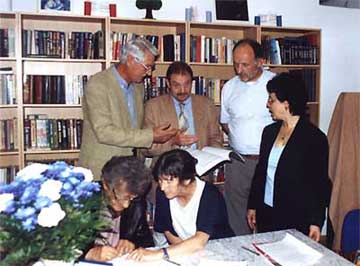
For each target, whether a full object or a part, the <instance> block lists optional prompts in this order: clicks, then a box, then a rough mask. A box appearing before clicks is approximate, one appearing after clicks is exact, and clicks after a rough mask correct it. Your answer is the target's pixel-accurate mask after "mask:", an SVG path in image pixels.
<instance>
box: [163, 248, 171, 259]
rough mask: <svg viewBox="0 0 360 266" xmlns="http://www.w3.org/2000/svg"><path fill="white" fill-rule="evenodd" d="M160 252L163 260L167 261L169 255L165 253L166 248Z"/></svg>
mask: <svg viewBox="0 0 360 266" xmlns="http://www.w3.org/2000/svg"><path fill="white" fill-rule="evenodd" d="M162 251H163V257H162V258H163V260H169V259H170V257H169V253H168V251H167V248H162Z"/></svg>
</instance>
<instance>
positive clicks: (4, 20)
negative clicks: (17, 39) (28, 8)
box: [0, 13, 16, 29]
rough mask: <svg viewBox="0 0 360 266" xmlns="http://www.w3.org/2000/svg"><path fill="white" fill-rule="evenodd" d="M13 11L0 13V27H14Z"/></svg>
mask: <svg viewBox="0 0 360 266" xmlns="http://www.w3.org/2000/svg"><path fill="white" fill-rule="evenodd" d="M15 17H16V15H15V13H1V14H0V28H2V29H3V28H12V29H14V28H15V25H16V20H15Z"/></svg>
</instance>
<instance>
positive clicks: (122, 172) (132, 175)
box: [101, 156, 152, 196]
mask: <svg viewBox="0 0 360 266" xmlns="http://www.w3.org/2000/svg"><path fill="white" fill-rule="evenodd" d="M101 172H102V173H101V177H102V180H103V182H105V183H106V184H107V185H108V186H109V188H110V189H114V188H116V187H118V186H119V185H121V184H126V189H127V190H128V192H130V193H132V194H135V195H138V196H142V195H144V194H145V193H146V192H147V191H148V189H149V187H150V184H151V180H152V177H151V172H150V170H149V169H148V168H147V167H146V166H145V165H144V163H143V162H142V161H141V160H139V159H137V158H135V157H132V156H113V157H112V158H111V159H110V160H109V161H108V162H107V163H106V164H105V165H104V167H103V168H102V170H101Z"/></svg>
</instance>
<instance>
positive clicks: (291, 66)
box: [264, 64, 320, 69]
mask: <svg viewBox="0 0 360 266" xmlns="http://www.w3.org/2000/svg"><path fill="white" fill-rule="evenodd" d="M264 67H269V68H271V69H273V68H289V69H303V68H315V69H320V65H271V64H264Z"/></svg>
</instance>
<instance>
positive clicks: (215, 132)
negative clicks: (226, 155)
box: [143, 94, 223, 161]
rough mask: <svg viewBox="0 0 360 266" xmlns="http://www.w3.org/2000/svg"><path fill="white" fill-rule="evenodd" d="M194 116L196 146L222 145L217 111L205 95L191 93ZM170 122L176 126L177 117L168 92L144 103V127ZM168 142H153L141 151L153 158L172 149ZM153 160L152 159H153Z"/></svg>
mask: <svg viewBox="0 0 360 266" xmlns="http://www.w3.org/2000/svg"><path fill="white" fill-rule="evenodd" d="M191 101H192V112H193V117H194V124H195V125H194V126H195V135H196V136H197V137H198V138H199V141H198V143H197V147H198V148H199V149H201V148H203V147H205V146H212V147H222V143H223V139H222V133H221V130H220V127H219V112H218V111H217V110H216V108H215V106H214V104H213V103H212V102H211V101H210V99H208V98H207V97H205V96H199V95H191ZM166 122H170V123H171V126H172V127H173V128H178V118H177V115H176V110H175V106H174V102H173V100H172V98H171V96H170V95H169V94H167V95H162V96H159V97H156V98H154V99H151V100H149V101H147V102H146V105H145V119H144V126H143V127H144V128H152V127H155V126H159V125H161V124H164V123H166ZM174 148H176V147H174V146H172V145H171V144H170V143H169V142H166V143H164V144H153V145H152V146H151V148H149V149H147V150H144V151H143V153H144V154H145V155H146V156H148V157H153V158H154V159H155V160H156V158H157V157H158V156H160V155H161V154H162V153H163V152H165V151H168V150H171V149H174ZM155 160H153V161H155Z"/></svg>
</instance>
